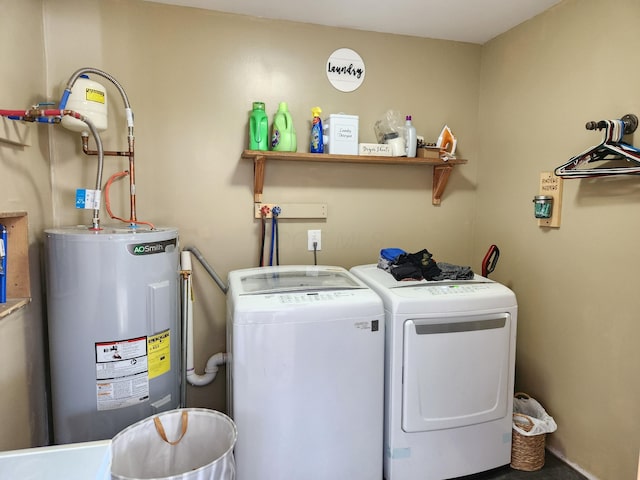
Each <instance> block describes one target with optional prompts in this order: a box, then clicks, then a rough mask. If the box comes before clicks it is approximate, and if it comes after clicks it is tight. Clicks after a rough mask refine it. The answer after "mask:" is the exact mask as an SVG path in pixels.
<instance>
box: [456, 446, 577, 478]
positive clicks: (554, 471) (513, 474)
mask: <svg viewBox="0 0 640 480" xmlns="http://www.w3.org/2000/svg"><path fill="white" fill-rule="evenodd" d="M586 478H587V477H585V476H584V475H582V474H581V473H579V472H577V471H575V470H574V469H573V468H571V467H570V466H569V465H567V464H566V463H564V462H563V461H562V460H560V459H559V458H558V457H556V456H555V455H553V454H552V453H550V452H548V451H547V452H546V455H545V460H544V467H542V469H541V470H538V471H535V472H523V471H521V470H514V469H513V468H511V467H510V466H508V465H506V466H504V467H501V468H496V469H495V470H490V471H489V472H483V473H478V474H476V475H469V476H466V477H461V478H460V479H458V480H586Z"/></svg>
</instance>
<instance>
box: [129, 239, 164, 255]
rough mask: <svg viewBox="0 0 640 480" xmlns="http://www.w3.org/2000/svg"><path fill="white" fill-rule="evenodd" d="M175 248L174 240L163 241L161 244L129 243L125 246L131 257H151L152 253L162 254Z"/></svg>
mask: <svg viewBox="0 0 640 480" xmlns="http://www.w3.org/2000/svg"><path fill="white" fill-rule="evenodd" d="M175 246H176V239H175V238H172V239H171V240H164V241H162V242H149V243H131V244H129V245H127V250H129V253H130V254H132V255H153V254H154V253H164V252H166V251H170V250H172V248H170V247H173V248H175Z"/></svg>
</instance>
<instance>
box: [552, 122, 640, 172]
mask: <svg viewBox="0 0 640 480" xmlns="http://www.w3.org/2000/svg"><path fill="white" fill-rule="evenodd" d="M637 127H638V117H636V116H635V115H633V114H627V115H625V116H624V117H622V118H621V119H619V120H600V121H599V122H587V124H586V125H585V128H586V129H587V130H602V129H604V135H603V139H602V142H601V143H600V144H599V145H596V146H595V147H591V148H589V149H587V150H585V151H584V152H582V153H579V154H578V155H576V156H574V157H573V158H571V160H569V161H568V162H567V163H565V164H564V165H561V166H559V167H557V168H556V169H555V174H556V176H558V177H563V178H588V177H604V176H611V175H638V174H640V149H638V148H636V147H634V146H633V145H630V144H628V143H625V142H623V141H622V137H623V136H624V135H625V134H630V133H633V132H634V131H635V130H636V128H637ZM618 160H626V161H627V163H626V164H625V166H619V165H618V166H613V165H611V163H609V164H608V165H604V166H600V167H593V168H588V167H587V168H584V167H585V166H587V165H588V164H592V163H594V162H613V161H618Z"/></svg>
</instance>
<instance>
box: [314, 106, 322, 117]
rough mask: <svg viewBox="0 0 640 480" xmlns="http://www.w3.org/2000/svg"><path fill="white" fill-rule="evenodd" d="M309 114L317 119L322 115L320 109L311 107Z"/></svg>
mask: <svg viewBox="0 0 640 480" xmlns="http://www.w3.org/2000/svg"><path fill="white" fill-rule="evenodd" d="M311 113H312V114H313V116H314V117H319V116H320V114H321V113H322V109H321V108H320V107H313V108H312V109H311Z"/></svg>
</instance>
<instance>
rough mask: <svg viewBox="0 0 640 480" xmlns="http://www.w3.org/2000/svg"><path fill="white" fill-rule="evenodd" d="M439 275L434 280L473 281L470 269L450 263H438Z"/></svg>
mask: <svg viewBox="0 0 640 480" xmlns="http://www.w3.org/2000/svg"><path fill="white" fill-rule="evenodd" d="M438 268H439V269H440V274H439V275H437V276H436V277H434V280H473V276H474V274H473V270H471V267H461V266H459V265H452V264H451V263H444V262H438Z"/></svg>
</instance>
